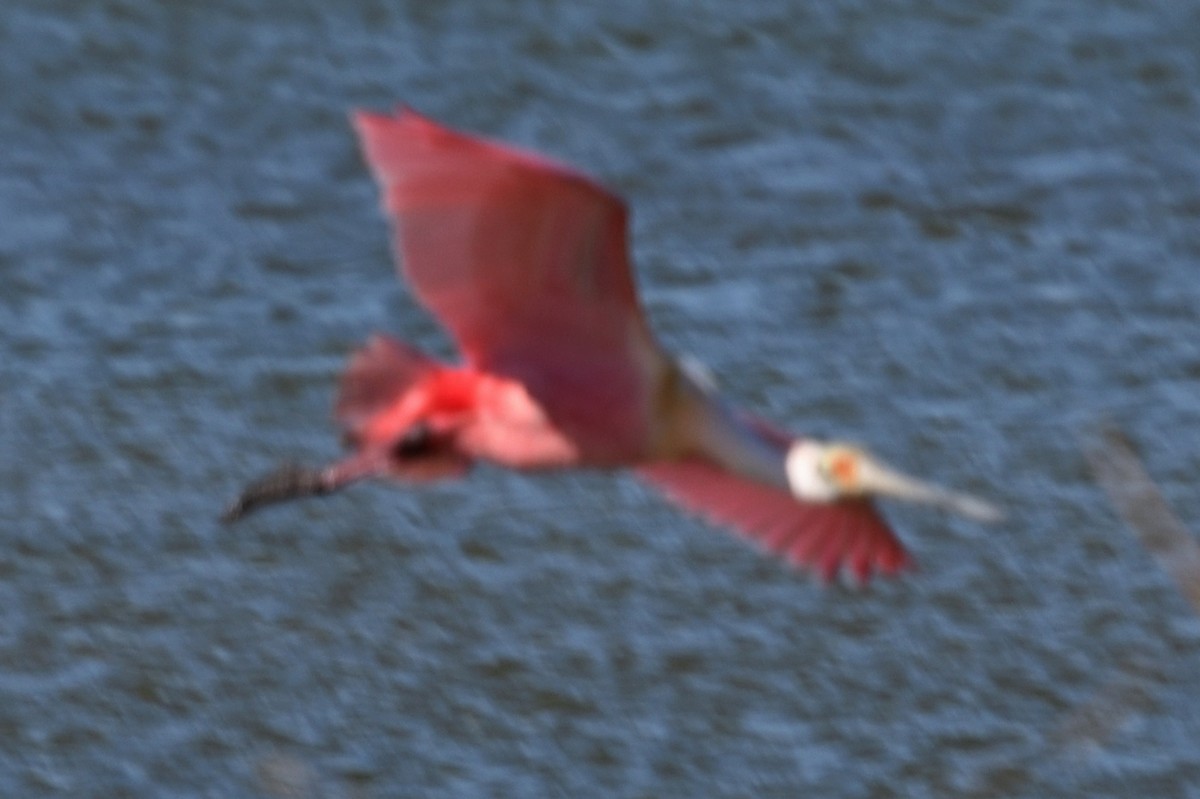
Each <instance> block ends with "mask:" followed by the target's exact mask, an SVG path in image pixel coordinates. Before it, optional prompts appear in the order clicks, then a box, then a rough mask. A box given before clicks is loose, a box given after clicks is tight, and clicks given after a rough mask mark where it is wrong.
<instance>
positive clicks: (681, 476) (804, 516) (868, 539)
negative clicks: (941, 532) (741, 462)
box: [637, 459, 910, 582]
mask: <svg viewBox="0 0 1200 799" xmlns="http://www.w3.org/2000/svg"><path fill="white" fill-rule="evenodd" d="M637 472H638V475H639V476H640V477H642V478H644V479H645V480H646V481H647V482H649V483H650V484H651V485H654V486H655V487H656V488H658V489H660V490H661V491H662V492H663V493H664V494H666V496H667V497H668V498H669V499H671V500H673V501H674V502H676V503H678V504H679V505H681V506H682V507H684V508H685V509H687V510H690V511H692V512H694V513H697V514H699V515H701V516H703V517H706V518H707V519H708V520H709V521H712V522H716V523H717V524H720V525H723V526H728V527H730V528H732V529H734V530H736V531H737V532H739V533H741V534H743V535H745V536H748V537H749V538H751V539H753V540H754V541H756V542H757V543H758V544H760V545H761V546H763V547H764V548H766V549H767V550H769V551H771V552H773V553H775V554H777V555H780V556H782V557H786V558H787V559H788V560H789V561H791V562H792V563H793V564H795V565H797V566H806V567H808V568H811V569H812V570H814V571H815V572H817V573H818V574H820V575H821V576H822V578H823V579H825V580H832V579H833V578H834V577H836V576H837V574H838V573H839V572H840V571H841V570H842V569H846V570H848V571H849V572H850V573H852V574H853V575H854V576H855V577H857V578H858V580H859V581H860V582H865V581H866V580H867V579H869V578H870V576H871V574H872V573H881V574H892V573H894V572H897V571H899V570H900V569H903V568H904V567H905V566H907V565H909V563H910V560H909V557H908V555H907V553H905V551H904V547H903V546H902V545H901V543H900V541H899V540H898V539H897V538H896V536H895V535H894V534H893V533H892V531H891V530H890V529H889V528H888V526H887V524H886V523H885V522H884V521H883V519H882V518H881V517H880V515H879V513H878V511H876V510H875V508H874V506H872V505H871V504H870V503H869V502H867V501H866V500H850V501H846V500H843V501H840V502H834V503H829V504H825V503H813V502H800V501H799V500H797V499H795V498H794V497H793V496H792V495H791V494H789V493H787V492H786V491H783V490H781V489H778V488H773V487H771V486H768V485H764V484H762V483H756V482H753V481H750V480H747V479H744V478H741V477H738V476H736V475H734V474H731V473H729V472H727V471H724V470H723V469H720V468H718V467H716V466H714V465H712V464H710V463H708V462H707V461H702V460H698V459H689V460H681V461H662V462H657V463H652V464H649V465H647V466H642V467H639V468H638V470H637Z"/></svg>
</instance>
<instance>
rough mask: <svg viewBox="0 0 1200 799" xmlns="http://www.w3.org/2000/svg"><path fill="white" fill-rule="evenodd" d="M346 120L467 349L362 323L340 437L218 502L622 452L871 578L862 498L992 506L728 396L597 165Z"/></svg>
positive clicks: (880, 564) (398, 235)
mask: <svg viewBox="0 0 1200 799" xmlns="http://www.w3.org/2000/svg"><path fill="white" fill-rule="evenodd" d="M354 125H355V128H356V129H357V133H358V137H359V140H360V143H361V145H362V148H363V151H364V153H365V156H366V160H367V163H368V164H369V165H370V169H371V172H372V173H373V175H374V177H375V180H376V182H377V183H378V185H379V188H380V190H381V192H382V202H383V208H384V210H385V212H386V214H387V215H388V216H389V217H390V219H391V222H392V223H393V224H392V231H393V237H394V241H393V244H394V249H395V251H396V255H397V263H398V266H399V271H400V274H401V276H402V277H403V278H404V279H406V280H407V281H408V283H409V285H410V286H411V287H412V290H413V292H414V293H415V294H416V296H417V298H418V299H419V300H420V301H421V303H422V304H423V305H424V306H425V307H426V308H427V309H429V310H430V311H432V312H433V314H434V315H435V316H436V317H437V318H438V319H439V320H440V321H441V323H442V325H443V326H444V327H445V328H446V329H447V330H448V331H449V333H450V335H451V336H452V337H453V338H454V340H455V342H456V343H457V345H458V348H459V350H460V352H461V354H462V363H461V364H459V365H449V364H444V363H440V362H438V361H435V360H433V359H432V358H430V357H428V356H426V355H424V354H423V353H421V352H420V351H418V350H417V349H415V348H414V347H412V346H410V345H408V344H405V343H403V342H400V341H397V340H395V339H393V338H390V337H387V336H384V335H379V334H376V335H375V336H373V337H372V338H371V339H370V340H368V342H367V343H366V344H365V345H364V346H363V347H362V348H361V349H360V350H358V351H357V352H356V353H354V354H353V356H352V357H351V358H350V362H349V365H348V367H347V368H346V371H345V373H344V374H343V376H342V379H341V384H340V388H339V392H338V396H337V399H336V401H335V404H334V417H335V419H336V421H337V423H338V424H339V425H340V427H341V429H342V431H343V433H344V438H345V440H346V442H347V444H348V446H349V450H350V452H349V454H348V455H347V456H346V457H345V458H343V459H342V460H339V461H336V462H334V463H333V464H331V465H329V466H326V467H324V468H320V469H311V468H305V467H298V466H287V467H283V468H281V469H279V470H277V471H275V472H273V473H271V474H269V475H267V476H266V477H264V478H263V479H261V480H258V481H256V482H254V483H252V484H251V485H249V486H248V487H247V488H246V489H245V491H244V492H243V493H242V494H241V495H240V496H239V497H238V498H237V500H236V501H235V502H234V503H233V504H232V505H231V506H230V507H229V509H228V510H227V511H226V513H225V515H224V517H223V518H224V519H225V520H226V521H233V520H235V519H238V518H240V517H242V516H245V515H246V514H247V513H249V512H251V511H252V510H254V509H256V508H259V507H260V506H262V505H265V504H268V503H273V502H278V501H282V500H287V499H293V498H297V497H302V496H312V495H317V494H327V493H330V492H333V491H336V490H338V489H341V488H343V487H345V486H346V485H348V484H350V483H352V482H355V481H358V480H362V479H366V478H388V479H393V480H398V481H402V482H417V481H426V480H435V479H442V478H450V477H457V476H461V475H463V474H464V473H465V472H467V470H468V469H469V468H470V467H471V464H472V463H474V462H476V461H479V460H485V461H490V462H493V463H496V464H500V465H502V466H506V467H510V468H513V469H522V470H545V469H558V468H569V467H598V468H605V467H610V468H615V467H631V468H633V469H634V470H635V472H636V473H637V475H638V476H639V477H641V478H642V479H643V480H645V481H646V482H647V483H649V484H650V485H652V486H654V487H656V488H658V489H660V490H661V491H662V492H663V493H664V494H665V495H666V496H667V497H668V498H669V499H671V500H673V501H674V502H675V503H677V504H678V505H680V506H682V507H683V508H685V509H687V510H689V511H692V512H694V513H696V514H698V515H700V516H703V517H706V518H708V519H709V520H710V521H712V522H715V523H717V524H719V525H722V526H726V527H729V528H731V529H732V530H734V531H737V532H739V533H742V534H744V535H745V536H747V537H748V538H750V539H752V540H754V541H756V542H758V543H759V544H760V545H761V546H762V547H764V548H765V549H767V550H769V551H771V552H774V553H777V554H779V555H782V556H784V557H786V558H787V559H788V560H790V561H791V562H792V563H794V564H796V565H798V566H804V567H808V568H811V569H812V570H814V571H816V572H817V573H818V574H820V575H822V576H823V577H824V578H825V579H832V578H834V577H835V576H837V575H838V574H839V573H848V574H850V575H853V576H854V577H856V578H857V579H858V580H860V581H865V580H867V579H868V578H869V577H870V576H871V575H872V574H873V573H885V574H886V573H894V572H896V571H898V570H900V569H902V568H903V567H905V566H906V565H907V564H909V563H910V558H909V556H908V554H907V553H906V551H905V549H904V547H903V546H902V545H901V543H900V541H899V540H898V539H897V537H896V536H895V534H894V533H893V532H892V530H891V529H890V528H889V526H888V525H887V523H886V522H885V521H884V520H883V519H882V517H881V516H880V515H879V513H878V511H877V510H876V508H875V506H874V505H873V503H872V498H873V497H891V498H896V499H902V500H909V501H914V502H920V503H927V504H930V505H935V506H939V507H942V508H944V509H948V510H950V511H953V512H957V513H960V514H963V515H965V516H967V517H971V518H974V519H978V520H981V521H989V520H994V519H995V518H997V517H998V516H999V514H998V512H997V511H996V510H995V509H994V508H993V507H992V506H991V505H989V504H987V503H985V502H983V501H981V500H978V499H975V498H973V497H971V496H968V495H966V494H962V493H958V492H954V491H950V490H948V489H945V488H941V487H939V486H935V485H932V484H930V483H926V482H923V481H919V480H916V479H914V478H911V477H907V476H905V475H903V474H901V473H899V472H897V471H895V470H893V469H891V468H889V467H888V466H886V465H884V464H883V463H882V462H881V461H880V460H878V459H877V458H875V457H873V456H871V455H870V454H868V453H867V452H866V451H865V450H863V449H861V448H859V447H856V446H853V445H850V444H844V443H838V442H825V441H818V440H815V439H813V438H806V437H793V436H791V435H788V434H786V433H784V432H781V431H780V430H779V429H777V428H775V427H774V426H772V425H770V424H768V423H766V422H764V421H761V420H759V419H757V418H755V417H753V416H751V415H749V414H746V413H744V412H742V411H739V410H737V409H735V408H733V407H731V406H730V405H729V404H727V403H726V402H725V401H724V400H723V399H722V398H721V397H720V396H719V395H718V394H717V393H716V391H715V389H714V388H713V387H712V385H711V381H709V380H706V379H705V378H704V377H703V376H702V375H700V374H698V373H697V372H696V370H695V369H694V368H689V367H688V366H686V365H682V364H681V362H680V361H679V360H676V359H675V358H673V357H672V356H671V355H670V354H669V353H667V352H666V351H665V350H664V349H663V348H662V347H661V346H659V344H658V342H657V341H656V340H655V337H654V335H653V333H652V332H651V330H650V328H649V326H648V325H647V322H646V319H645V316H644V315H643V313H642V309H641V307H640V305H639V303H638V298H637V291H636V288H635V285H634V281H633V276H632V272H631V269H630V263H629V252H628V242H627V236H628V225H627V210H626V206H625V203H624V202H623V201H622V200H621V198H620V197H618V196H617V195H615V194H614V193H612V192H611V191H609V190H608V189H606V188H604V187H603V186H601V185H599V184H598V183H596V182H595V181H593V180H592V179H591V178H589V177H587V176H585V175H584V174H582V173H580V172H578V171H576V170H574V169H572V168H570V167H567V166H564V165H562V164H559V163H557V162H555V161H553V160H550V159H548V158H546V157H543V156H541V155H538V154H535V153H532V152H529V151H525V150H522V149H518V148H515V147H511V146H508V145H505V144H501V143H499V142H495V141H491V140H487V139H483V138H478V137H475V136H472V135H468V134H465V133H462V132H459V131H455V130H452V129H450V128H447V127H445V126H443V125H440V124H438V123H437V122H434V121H433V120H430V119H428V118H426V117H424V116H421V115H419V114H417V113H415V112H414V111H411V110H408V109H401V110H399V111H397V112H396V113H395V114H394V115H383V114H376V113H371V112H359V113H357V114H355V115H354Z"/></svg>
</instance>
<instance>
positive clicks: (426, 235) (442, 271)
mask: <svg viewBox="0 0 1200 799" xmlns="http://www.w3.org/2000/svg"><path fill="white" fill-rule="evenodd" d="M355 124H356V127H357V129H358V133H359V137H360V140H361V143H362V146H363V150H364V152H365V154H366V158H367V161H368V162H369V163H370V166H371V170H372V172H373V173H374V175H375V178H376V180H377V182H378V183H379V185H380V188H381V190H382V192H383V203H384V207H385V209H386V211H387V212H388V214H389V215H390V216H391V218H392V221H393V222H394V232H395V242H396V249H397V252H398V255H399V261H400V267H401V271H402V273H403V274H404V276H405V277H406V278H407V279H408V281H409V282H410V283H411V285H412V288H413V290H414V292H415V293H416V295H417V296H418V297H419V298H420V300H421V301H422V302H423V303H424V304H425V305H426V306H427V307H428V308H429V309H430V310H431V311H433V313H435V314H436V315H437V317H438V318H439V320H441V322H442V324H443V325H445V326H446V328H447V329H449V331H450V332H451V334H452V335H453V336H454V338H455V339H456V340H457V342H458V344H459V347H460V349H461V350H462V352H463V354H464V356H465V357H466V359H467V360H468V361H469V362H470V363H471V365H473V366H475V367H476V368H479V369H481V370H484V371H488V372H493V373H496V374H499V375H502V376H505V377H509V378H513V379H516V380H518V381H520V382H521V383H522V384H523V385H524V386H525V387H526V388H527V389H528V390H529V391H530V393H531V394H532V395H533V396H534V397H535V398H536V399H537V401H538V402H539V403H540V404H541V405H542V406H544V407H545V409H546V411H547V413H548V414H549V415H550V416H551V417H552V418H553V419H554V421H555V423H556V424H557V425H558V426H559V427H560V428H562V429H564V430H565V431H567V432H568V433H569V434H571V435H572V436H573V437H580V438H582V439H583V442H582V443H584V444H585V445H587V444H589V443H590V442H588V441H587V438H588V437H589V436H590V435H592V433H596V429H598V428H599V427H600V426H601V425H602V424H605V423H607V424H608V425H609V427H610V429H609V430H608V432H607V437H608V439H610V440H611V439H618V440H621V439H627V440H628V441H629V442H634V441H636V440H637V439H638V437H639V435H643V434H644V432H645V431H644V422H645V420H644V414H645V412H646V411H645V406H646V405H648V401H647V399H646V397H647V393H648V392H647V386H646V376H645V374H644V372H643V371H642V370H643V369H644V367H642V366H639V363H643V364H644V363H645V362H646V360H647V358H646V352H652V353H657V352H658V350H657V347H656V345H655V344H654V343H653V339H652V337H651V334H650V332H649V330H648V328H647V326H646V324H645V321H644V319H643V317H642V314H641V311H640V310H639V307H638V303H637V296H636V292H635V289H634V284H633V280H632V277H631V275H630V269H629V263H628V260H627V258H628V256H627V253H626V211H625V206H624V204H623V203H622V202H621V200H620V199H619V198H617V197H616V196H615V195H613V194H612V193H610V192H608V191H607V190H605V189H604V188H602V187H600V186H599V185H598V184H596V183H594V182H592V181H591V180H589V179H588V178H586V177H584V176H583V175H581V174H580V173H577V172H575V171H573V170H571V169H569V168H567V167H565V166H561V165H558V164H556V163H554V162H552V161H549V160H548V159H545V158H542V157H541V156H538V155H535V154H533V153H528V152H525V151H522V150H518V149H515V148H511V147H508V146H505V145H501V144H498V143H494V142H491V141H487V140H484V139H479V138H475V137H472V136H468V135H466V134H463V133H459V132H457V131H453V130H450V129H447V128H445V127H442V126H440V125H438V124H436V123H434V122H432V121H430V120H428V119H425V118H424V117H421V116H419V115H418V114H415V113H413V112H411V111H401V112H399V113H398V114H397V115H396V116H383V115H378V114H371V113H360V114H358V115H357V116H356V117H355ZM600 416H602V417H603V418H598V417H600ZM622 424H623V425H625V426H627V427H628V429H627V430H622V429H621V428H620V425H622ZM592 437H596V438H600V437H599V433H596V435H595V436H592ZM596 444H597V445H598V446H604V445H605V444H606V442H605V441H604V440H603V439H600V440H598V441H597V442H596ZM617 449H619V447H617Z"/></svg>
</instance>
